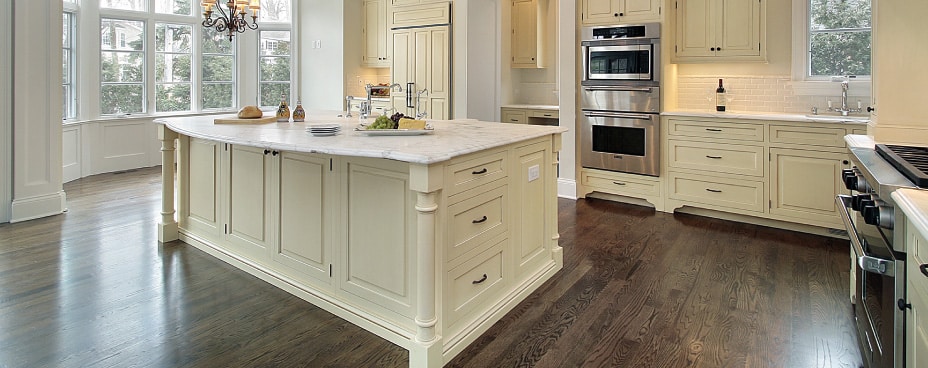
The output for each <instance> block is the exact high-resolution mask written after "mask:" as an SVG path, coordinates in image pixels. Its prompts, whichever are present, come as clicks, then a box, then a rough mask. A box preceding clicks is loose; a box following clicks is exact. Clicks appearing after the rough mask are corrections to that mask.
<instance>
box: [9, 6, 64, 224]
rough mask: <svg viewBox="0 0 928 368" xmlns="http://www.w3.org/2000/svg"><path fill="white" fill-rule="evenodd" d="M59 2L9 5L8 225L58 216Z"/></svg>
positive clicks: (60, 205)
mask: <svg viewBox="0 0 928 368" xmlns="http://www.w3.org/2000/svg"><path fill="white" fill-rule="evenodd" d="M61 7H62V5H61V1H58V0H15V5H14V6H13V67H14V69H15V70H14V73H13V127H14V128H13V142H15V143H14V144H13V157H14V158H15V160H16V162H15V163H14V165H13V202H12V216H11V221H13V222H15V221H23V220H29V219H33V218H38V217H43V216H48V215H52V214H56V213H61V212H63V211H64V210H65V194H64V191H63V190H62V187H61V183H62V181H61V108H60V106H61V103H62V102H61V101H62V95H61V32H62V28H61V26H62V24H61Z"/></svg>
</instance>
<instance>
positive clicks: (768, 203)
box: [767, 199, 773, 208]
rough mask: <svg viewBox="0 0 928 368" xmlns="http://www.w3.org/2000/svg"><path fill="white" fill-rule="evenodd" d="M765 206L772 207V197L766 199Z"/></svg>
mask: <svg viewBox="0 0 928 368" xmlns="http://www.w3.org/2000/svg"><path fill="white" fill-rule="evenodd" d="M767 208H773V200H772V199H769V200H767Z"/></svg>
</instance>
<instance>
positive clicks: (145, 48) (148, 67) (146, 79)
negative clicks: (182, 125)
mask: <svg viewBox="0 0 928 368" xmlns="http://www.w3.org/2000/svg"><path fill="white" fill-rule="evenodd" d="M104 20H117V21H129V22H141V23H142V30H143V31H142V32H143V35H142V49H141V50H137V51H136V50H119V49H110V50H112V51H107V50H105V49H104V48H103V44H102V36H101V45H100V48H99V50H98V52H99V53H100V62H99V63H98V65H97V73H99V74H98V75H99V76H100V83H99V85H100V86H99V88H100V89H99V90H98V91H97V98H98V102H99V105H100V110H99V112H100V116H101V117H113V116H131V115H150V114H151V112H152V111H153V106H149V105H150V99H149V97H150V93H151V91H150V88H149V83H150V82H151V77H150V75H151V71H152V70H153V68H154V65H153V63H152V62H151V61H153V59H154V58H153V57H152V56H151V52H152V47H151V44H152V43H153V42H152V40H153V39H154V35H153V34H152V33H153V32H152V31H151V29H150V28H151V27H152V26H153V24H152V23H153V22H152V21H151V20H150V19H146V18H139V17H123V16H119V15H115V16H113V15H109V14H106V13H102V12H101V14H100V17H99V19H98V22H97V24H98V25H99V26H98V27H97V29H102V28H103V22H104ZM118 37H119V36H118V35H117V37H116V38H118ZM117 47H118V46H117ZM104 52H113V53H125V54H133V53H134V54H141V55H142V66H141V69H142V78H141V79H142V80H141V81H139V82H105V81H103V53H104ZM105 85H141V86H142V111H132V112H121V113H112V114H110V113H103V87H104V86H105Z"/></svg>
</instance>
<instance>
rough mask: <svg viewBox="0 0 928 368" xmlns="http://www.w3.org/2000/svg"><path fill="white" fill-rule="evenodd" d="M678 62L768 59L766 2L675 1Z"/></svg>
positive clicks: (676, 56)
mask: <svg viewBox="0 0 928 368" xmlns="http://www.w3.org/2000/svg"><path fill="white" fill-rule="evenodd" d="M674 7H675V14H676V20H677V21H676V24H675V27H676V32H675V36H676V38H675V40H674V52H673V58H672V61H673V62H676V63H687V62H693V63H701V62H733V61H766V47H764V43H765V39H766V22H765V17H766V11H765V8H766V3H765V2H763V1H761V0H675V1H674Z"/></svg>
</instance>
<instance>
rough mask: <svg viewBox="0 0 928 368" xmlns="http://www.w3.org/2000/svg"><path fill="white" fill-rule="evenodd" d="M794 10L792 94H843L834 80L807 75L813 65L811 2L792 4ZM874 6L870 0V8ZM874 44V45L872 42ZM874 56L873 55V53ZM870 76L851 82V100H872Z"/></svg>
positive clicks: (849, 93) (803, 0) (795, 0)
mask: <svg viewBox="0 0 928 368" xmlns="http://www.w3.org/2000/svg"><path fill="white" fill-rule="evenodd" d="M792 2H793V3H792V8H793V19H792V21H793V22H792V25H793V27H792V28H793V32H792V63H791V64H792V65H791V69H792V76H791V79H792V81H793V83H792V85H793V93H795V94H796V95H832V94H835V91H836V90H838V91H840V87H839V86H838V84H837V83H834V82H832V81H831V77H814V76H808V75H806V74H807V73H806V71H807V70H809V69H810V65H809V63H810V62H811V61H810V60H809V58H808V57H807V55H808V54H809V52H810V51H809V39H810V37H811V33H812V32H811V31H810V29H809V28H810V25H811V21H810V19H809V7H810V6H811V0H792ZM872 6H873V3H872V0H871V8H872ZM870 17H871V20H870V29H871V36H872V34H873V18H874V17H873V12H872V10H871V16H870ZM871 42H872V41H871ZM871 52H872V51H871ZM870 68H871V69H870V74H871V75H872V74H873V65H872V64H871V66H870ZM871 75H861V76H856V78H854V79H852V80H851V81H850V88H849V89H848V95H849V96H870V95H871V88H872V78H871Z"/></svg>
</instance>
